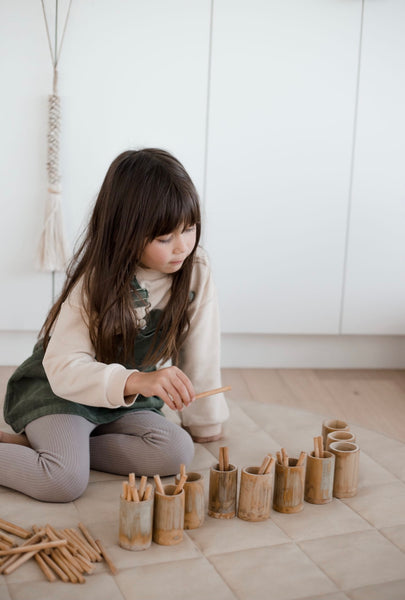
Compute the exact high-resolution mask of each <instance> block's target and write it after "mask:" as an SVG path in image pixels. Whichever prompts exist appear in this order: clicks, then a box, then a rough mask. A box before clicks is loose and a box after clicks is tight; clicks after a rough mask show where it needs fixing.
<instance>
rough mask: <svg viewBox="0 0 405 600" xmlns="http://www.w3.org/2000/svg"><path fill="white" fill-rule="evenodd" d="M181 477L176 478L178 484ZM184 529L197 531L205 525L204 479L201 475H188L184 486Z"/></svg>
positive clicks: (191, 473)
mask: <svg viewBox="0 0 405 600" xmlns="http://www.w3.org/2000/svg"><path fill="white" fill-rule="evenodd" d="M179 481H180V476H179V475H177V476H176V484H177V483H179ZM184 494H185V499H184V529H197V528H198V527H201V525H202V524H203V523H204V517H205V504H204V479H203V476H202V475H201V473H193V472H190V473H187V481H186V483H185V484H184Z"/></svg>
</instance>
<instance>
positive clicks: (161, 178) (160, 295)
mask: <svg viewBox="0 0 405 600" xmlns="http://www.w3.org/2000/svg"><path fill="white" fill-rule="evenodd" d="M199 239H200V209H199V202H198V196H197V192H196V189H195V187H194V185H193V183H192V181H191V180H190V177H189V176H188V174H187V173H186V171H185V169H184V167H183V166H182V165H181V164H180V163H179V162H178V161H177V160H176V159H175V158H174V157H173V156H171V155H170V154H169V153H167V152H165V151H163V150H159V149H144V150H139V151H127V152H123V153H122V154H120V155H119V156H118V157H117V158H116V159H115V160H114V161H113V163H112V164H111V166H110V168H109V170H108V172H107V175H106V177H105V179H104V182H103V184H102V187H101V190H100V192H99V195H98V198H97V201H96V204H95V207H94V210H93V214H92V216H91V219H90V223H89V225H88V229H87V232H86V235H85V238H84V241H83V242H82V243H81V245H80V247H79V249H78V251H77V252H76V254H75V255H74V257H73V259H72V261H71V263H70V266H69V268H68V270H67V279H66V282H65V285H64V288H63V290H62V292H61V295H60V297H59V299H58V300H57V302H56V303H55V304H54V306H53V307H52V308H51V310H50V312H49V314H48V316H47V318H46V320H45V323H44V325H43V327H42V330H41V332H40V336H39V341H38V342H37V344H36V346H35V348H34V351H33V354H32V356H31V357H30V358H28V359H27V360H26V361H25V362H24V363H23V364H22V365H21V366H20V367H19V368H18V369H17V370H16V371H15V372H14V374H13V375H12V377H11V378H10V380H9V382H8V387H7V393H6V400H5V406H4V415H5V420H6V422H7V423H9V424H10V425H11V427H12V428H13V430H14V431H15V432H16V434H7V433H4V432H3V433H0V436H1V437H0V441H2V442H3V443H1V444H0V485H3V486H6V487H9V488H13V489H15V490H18V491H20V492H23V493H25V494H27V495H29V496H32V497H33V498H36V499H38V500H42V501H48V502H68V501H71V500H74V499H75V498H77V497H78V496H80V495H81V494H82V493H83V491H84V490H85V489H86V487H87V483H88V477H89V469H90V468H92V469H96V470H100V471H106V472H110V473H116V474H120V475H127V474H128V473H130V472H135V473H138V474H140V475H141V474H142V475H149V476H152V475H154V474H157V473H158V474H160V475H162V476H165V475H172V474H174V473H177V472H178V470H179V466H180V464H181V463H185V464H186V465H189V464H190V462H191V460H192V458H193V454H194V446H193V439H194V441H200V442H205V441H211V440H216V439H219V438H220V437H221V432H222V423H223V422H224V421H225V420H226V419H227V417H228V408H227V406H226V402H225V399H224V398H223V396H222V395H217V396H212V397H208V398H204V399H198V400H195V393H196V392H195V390H196V391H197V392H201V391H204V390H207V389H214V388H217V387H219V386H220V385H221V382H220V361H219V359H220V357H219V334H220V329H219V322H218V309H217V300H216V294H215V288H214V285H213V282H212V278H211V274H210V269H209V266H208V263H207V258H206V256H205V254H204V252H203V251H202V250H201V249H200V248H199V247H198V242H199ZM168 361H171V366H166V367H163V366H162V365H164V364H166V363H167V362H168ZM156 365H157V366H158V367H160V368H157V367H156ZM164 404H167V406H168V407H169V408H170V409H172V410H175V411H180V412H179V414H180V417H181V422H182V427H180V426H178V425H176V424H175V423H173V422H171V421H170V420H168V419H166V418H165V417H164V416H163V415H162V413H161V409H162V407H163V405H164ZM190 436H191V437H190Z"/></svg>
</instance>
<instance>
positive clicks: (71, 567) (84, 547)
mask: <svg viewBox="0 0 405 600" xmlns="http://www.w3.org/2000/svg"><path fill="white" fill-rule="evenodd" d="M78 527H79V529H78V530H77V529H60V530H56V529H54V528H53V527H51V525H46V526H45V527H37V526H36V525H33V526H32V530H31V531H29V530H28V529H24V528H22V527H19V526H18V525H15V524H14V523H10V522H9V521H4V520H3V519H0V542H1V546H0V547H1V550H0V573H2V574H4V575H8V574H10V573H12V572H13V571H15V570H16V569H18V567H19V566H21V565H22V564H24V563H25V562H27V561H28V560H29V559H30V558H34V559H35V560H36V562H37V563H38V566H39V567H40V569H41V570H42V572H43V573H44V575H45V577H46V578H47V579H48V581H56V580H57V579H58V578H59V579H61V580H62V581H64V582H71V583H85V581H86V580H85V578H84V574H87V575H90V574H91V573H92V572H93V571H94V565H93V564H92V563H94V562H101V561H102V560H103V559H104V560H105V561H106V563H107V564H108V566H109V568H110V570H111V572H112V573H113V574H114V575H115V574H116V573H117V569H116V567H115V566H114V564H113V563H112V561H111V559H110V557H109V556H108V554H107V553H106V551H105V548H104V546H103V544H102V543H101V541H100V540H95V539H94V538H93V537H92V535H91V534H90V532H89V531H88V529H87V528H86V527H85V526H84V525H83V523H79V525H78ZM9 534H11V535H13V536H16V537H18V538H22V539H24V540H25V541H24V542H23V543H21V544H19V545H18V544H17V542H16V541H15V539H14V538H13V537H11V535H9Z"/></svg>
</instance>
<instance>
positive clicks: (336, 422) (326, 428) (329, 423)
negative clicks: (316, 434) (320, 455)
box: [322, 419, 350, 448]
mask: <svg viewBox="0 0 405 600" xmlns="http://www.w3.org/2000/svg"><path fill="white" fill-rule="evenodd" d="M349 429H350V428H349V425H348V424H347V423H346V421H341V420H340V419H325V421H323V423H322V438H323V446H324V448H326V438H327V437H328V433H332V431H349Z"/></svg>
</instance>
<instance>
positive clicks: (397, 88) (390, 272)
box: [343, 0, 405, 334]
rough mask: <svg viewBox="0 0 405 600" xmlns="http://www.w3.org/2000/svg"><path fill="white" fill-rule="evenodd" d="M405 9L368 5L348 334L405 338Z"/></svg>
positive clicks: (388, 1) (393, 1)
mask: <svg viewBox="0 0 405 600" xmlns="http://www.w3.org/2000/svg"><path fill="white" fill-rule="evenodd" d="M404 107H405V4H404V2H403V1H402V0H385V2H366V3H365V11H364V28H363V44H362V60H361V71H360V89H359V106H358V119H357V136H356V150H355V157H354V177H353V193H352V207H351V219H350V236H349V245H348V261H347V279H346V286H345V289H346V292H345V302H344V313H343V315H344V318H343V333H355V334H405V108H404Z"/></svg>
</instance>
